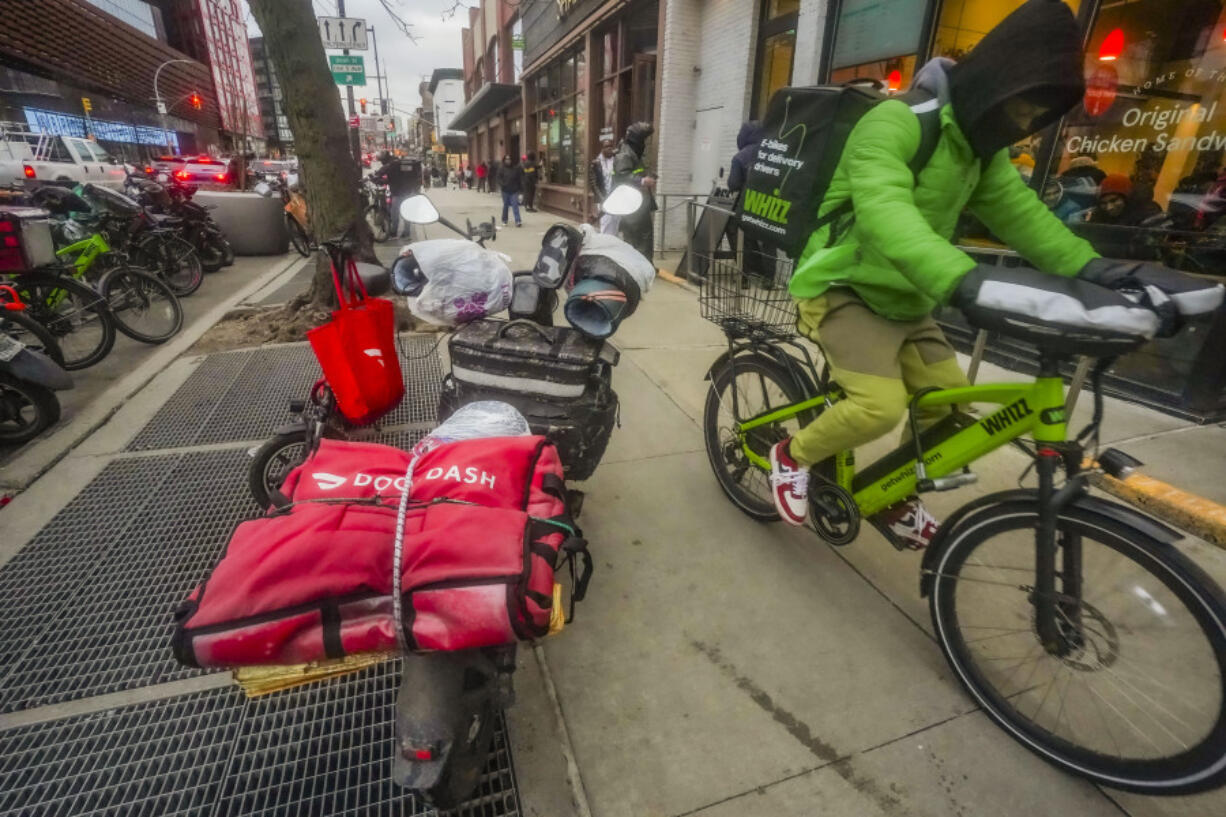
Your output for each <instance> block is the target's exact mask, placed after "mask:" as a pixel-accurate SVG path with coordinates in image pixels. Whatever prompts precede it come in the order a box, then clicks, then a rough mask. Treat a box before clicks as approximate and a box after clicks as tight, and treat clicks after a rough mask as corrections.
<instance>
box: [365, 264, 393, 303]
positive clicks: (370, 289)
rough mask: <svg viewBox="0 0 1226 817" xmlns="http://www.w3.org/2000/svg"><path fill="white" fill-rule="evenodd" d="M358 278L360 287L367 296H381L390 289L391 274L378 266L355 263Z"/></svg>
mask: <svg viewBox="0 0 1226 817" xmlns="http://www.w3.org/2000/svg"><path fill="white" fill-rule="evenodd" d="M356 266H357V268H358V277H359V278H361V279H362V286H364V287H366V294H367V295H382V294H383V293H385V292H387V291H388V290H389V289H391V288H392V274H391V273H390V272H389V271H388V270H386V269H385V268H383V267H381V266H379V265H378V264H366V263H363V262H361V261H358V262H357V263H356Z"/></svg>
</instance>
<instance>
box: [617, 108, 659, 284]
mask: <svg viewBox="0 0 1226 817" xmlns="http://www.w3.org/2000/svg"><path fill="white" fill-rule="evenodd" d="M654 132H655V131H654V129H653V128H652V127H651V124H650V123H648V122H635V123H634V124H633V125H631V126H630V127H628V128H626V138H625V139H623V140H622V143H621V147H619V148H618V149H617V155H616V156H614V157H613V186H614V187H617V186H618V185H622V184H629V185H633V186H635V187H637V188H639V189H640V190H642V191H643V205H642V206H641V207H639V209H638V210H637V211H635V212H633V213H631V214H630V215H628V216H622V217H621V222H620V227H621V234H622V238H623V239H624V240H625V241H626V242H627V243H629V244H630V245H631V246H632V247H634V248H635V249H636V250H638V251H639V252H640V253H641V254H642V255H643V257H644V258H646V259H648V260H651V257H652V252H653V248H654V246H655V226H654V225H653V223H652V216H651V214H652V213H653V212H655V211H656V209H657V208H656V197H655V195H653V193H654V191H655V189H656V177H655V176H653V175H652V174H651V173H649V172H648V171H647V165H646V158H645V157H646V155H647V140H648V139H650V138H651V134H652V133H654Z"/></svg>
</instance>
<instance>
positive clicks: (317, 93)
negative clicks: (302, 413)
mask: <svg viewBox="0 0 1226 817" xmlns="http://www.w3.org/2000/svg"><path fill="white" fill-rule="evenodd" d="M249 5H250V6H251V13H252V14H254V15H255V20H256V23H258V24H259V26H260V31H261V32H263V34H264V47H265V49H267V52H268V59H269V60H270V61H271V62H272V66H273V69H274V70H275V71H276V73H277V79H278V80H280V82H281V91H282V93H283V94H284V100H283V105H284V108H285V115H286V117H287V118H288V119H289V125H290V129H291V130H293V132H294V146H295V149H296V152H297V154H298V166H299V173H300V175H301V179H302V185H303V188H304V192H305V195H306V201H307V212H308V213H309V214H310V219H311V232H312V234H313V236H314V238H315V240H316V241H323V240H325V239H332V238H338V237H339V236H340V235H341V234H342V233H344V232H346V231H347V230H349V231H351V232H350V235H351V236H352V237H353V238H354V239H356V240H357V244H358V247H359V251H358V253H357V255H358V257H359V258H362V259H364V260H369V261H374V260H376V259H375V253H374V243H373V238H372V236H371V232H370V227H369V226H368V225H367V224H366V221H365V219H363V218H362V202H361V198H360V194H359V191H358V182H359V179H360V177H361V169H360V168H359V167H358V163H357V161H356V160H355V159H354V157H353V153H352V151H351V150H350V148H349V123H348V121H347V120H346V118H345V113H344V111H343V110H342V108H341V101H340V97H339V96H338V95H337V92H336V83H335V82H334V81H333V79H332V72H331V71H329V70H328V58H327V56H326V55H325V54H324V46H323V42H322V41H321V40H320V39H319V28H318V26H317V24H316V22H315V12H314V10H313V9H312V8H311V0H249ZM304 296H306V297H304ZM291 304H297V305H298V306H299V307H302V306H306V305H307V304H310V305H312V306H315V307H330V306H335V305H336V291H335V289H334V287H333V285H332V273H331V271H330V267H329V264H328V258H327V255H326V254H325V253H316V254H315V275H314V278H313V279H312V281H311V289H310V290H309V292H307V293H303V296H299V297H298V298H295V299H294V300H293V301H291Z"/></svg>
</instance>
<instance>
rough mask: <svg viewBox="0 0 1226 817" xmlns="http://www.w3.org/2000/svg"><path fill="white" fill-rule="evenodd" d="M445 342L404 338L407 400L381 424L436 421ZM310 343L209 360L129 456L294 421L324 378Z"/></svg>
mask: <svg viewBox="0 0 1226 817" xmlns="http://www.w3.org/2000/svg"><path fill="white" fill-rule="evenodd" d="M438 339H439V336H436V335H406V336H402V337H401V338H400V355H401V361H400V365H401V369H402V370H403V372H404V381H405V396H404V399H403V400H402V401H401V404H400V405H399V406H398V407H397V408H396V409H395V410H394V411H392V412H391V414H389V415H388V416H387V417H385V418H383V420H382V421H381V423H380V425H383V426H390V425H402V424H405V423H413V422H433V421H434V419H435V417H436V415H437V411H438V395H439V387H440V383H441V380H442V367H441V365H440V362H439V357H438V350H437V349H436V348H435V345H436V343H437V342H438ZM319 376H320V372H319V365H318V364H317V363H316V361H315V356H314V355H313V354H312V352H311V348H310V347H309V346H308V345H306V344H290V345H279V346H268V347H264V348H261V349H255V350H246V351H238V352H221V353H218V354H214V355H210V356H209V357H208V359H207V360H206V361H205V362H204V363H202V364H201V365H200V368H198V369H197V370H196V371H195V372H193V373H192V375H191V376H190V377H189V378H188V379H187V381H186V382H185V383H184V384H183V385H182V386H180V387H179V390H178V391H177V392H176V393H175V395H174V397H172V398H171V399H170V401H169V402H167V403H166V405H165V406H163V407H162V408H161V409H160V410H159V411H158V413H157V414H156V415H155V416H154V417H153V419H152V420H150V421H149V423H148V424H147V425H146V426H145V428H144V429H142V430H141V432H140V433H139V434H137V436H136V438H135V439H133V441H132V442H131V443H130V444H129V445H128V450H129V451H142V450H154V449H162V448H176V447H181V446H189V445H205V444H208V443H220V442H230V441H237V440H259V439H263V438H265V437H271V436H272V434H273V432H274V431H275V430H276V429H277V428H278V427H279V426H282V425H285V424H286V423H288V422H291V421H292V419H293V415H291V414H290V411H289V403H290V401H291V400H301V399H306V397H307V395H308V392H309V391H310V388H311V385H312V384H313V383H314V382H315V381H316V380H318V379H319Z"/></svg>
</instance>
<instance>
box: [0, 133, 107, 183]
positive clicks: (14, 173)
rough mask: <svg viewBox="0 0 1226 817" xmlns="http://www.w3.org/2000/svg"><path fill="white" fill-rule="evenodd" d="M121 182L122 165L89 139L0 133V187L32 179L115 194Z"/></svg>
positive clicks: (45, 134) (40, 134)
mask: <svg viewBox="0 0 1226 817" xmlns="http://www.w3.org/2000/svg"><path fill="white" fill-rule="evenodd" d="M125 178H126V174H125V173H124V169H123V165H121V164H119V162H117V161H116V160H115V159H114V158H113V157H112V156H110V155H109V154H108V153H107V152H106V151H105V150H103V149H102V147H101V146H99V145H98V144H97V143H95V142H92V141H90V140H89V139H80V138H78V137H75V136H56V135H55V134H50V133H33V132H32V131H29V130H25V129H20V130H19V129H9V128H4V129H3V130H0V184H20V183H23V182H25V181H26V180H27V179H33V180H36V181H72V182H77V183H79V184H100V185H102V186H104V187H110V188H112V189H114V190H118V189H120V188H121V187H123V183H124V179H125Z"/></svg>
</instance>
